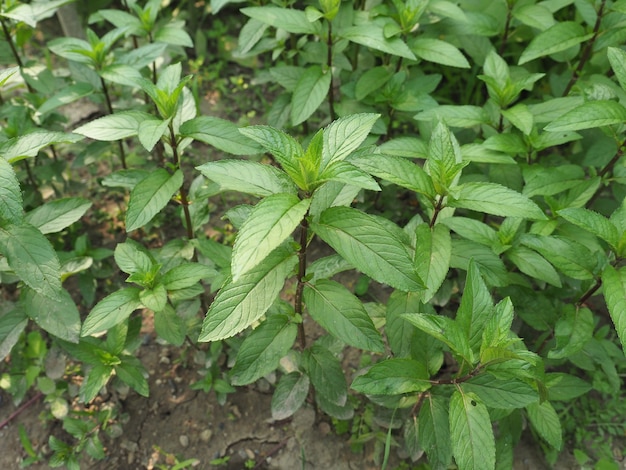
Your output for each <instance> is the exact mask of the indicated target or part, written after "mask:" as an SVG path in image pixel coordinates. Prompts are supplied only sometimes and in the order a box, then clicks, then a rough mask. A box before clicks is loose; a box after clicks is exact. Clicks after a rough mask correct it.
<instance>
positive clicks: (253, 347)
mask: <svg viewBox="0 0 626 470" xmlns="http://www.w3.org/2000/svg"><path fill="white" fill-rule="evenodd" d="M297 332H298V327H297V326H296V324H295V323H291V322H290V321H289V317H288V316H287V315H280V314H279V315H270V316H269V317H268V318H267V319H266V320H265V321H264V322H263V323H261V324H260V325H259V326H258V327H257V328H256V329H254V330H253V331H252V332H251V333H250V335H248V337H246V339H245V340H244V342H243V343H242V344H241V347H240V348H239V351H238V352H237V358H236V359H235V365H234V366H233V368H232V369H231V371H230V382H231V383H232V384H233V385H247V384H250V383H252V382H255V381H256V380H257V379H260V378H261V377H263V376H265V375H267V374H269V373H270V372H272V371H273V370H275V369H276V367H278V362H279V361H280V359H281V358H282V357H283V356H284V355H286V354H287V352H288V351H289V349H291V347H292V346H293V342H294V341H295V339H296V334H297Z"/></svg>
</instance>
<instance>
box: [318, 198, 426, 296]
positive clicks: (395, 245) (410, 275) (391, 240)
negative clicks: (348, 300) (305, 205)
mask: <svg viewBox="0 0 626 470" xmlns="http://www.w3.org/2000/svg"><path fill="white" fill-rule="evenodd" d="M311 228H312V229H313V231H314V232H315V233H316V234H317V235H318V236H319V237H320V238H322V240H324V241H325V242H326V243H328V244H329V245H330V246H332V247H333V248H334V249H335V251H337V253H339V254H340V255H341V256H343V257H344V258H345V259H346V260H348V261H349V262H350V263H352V264H353V265H354V266H355V267H356V268H357V269H359V270H360V271H362V272H363V273H365V274H367V275H368V276H369V277H371V278H372V279H374V280H376V281H378V282H382V283H385V284H388V285H390V286H392V287H395V288H396V289H400V290H406V291H415V290H420V289H421V288H422V285H423V284H422V281H421V279H419V276H418V275H417V273H416V272H415V267H414V266H413V262H412V260H411V257H410V255H409V252H408V249H407V247H406V246H405V245H404V243H403V242H402V241H401V240H400V239H399V238H397V237H396V236H394V234H392V233H390V232H389V231H388V230H387V228H386V227H385V226H383V225H382V224H381V223H380V222H379V221H378V220H376V219H375V218H373V217H371V216H369V215H367V214H364V213H363V212H360V211H358V210H356V209H351V208H348V207H331V208H329V209H326V210H325V211H324V212H323V213H322V214H321V216H320V218H319V221H318V222H316V223H315V222H314V223H312V224H311Z"/></svg>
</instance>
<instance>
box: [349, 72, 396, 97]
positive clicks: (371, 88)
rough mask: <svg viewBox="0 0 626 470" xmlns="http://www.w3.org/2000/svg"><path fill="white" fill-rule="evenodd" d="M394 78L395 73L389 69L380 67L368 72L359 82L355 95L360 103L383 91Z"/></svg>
mask: <svg viewBox="0 0 626 470" xmlns="http://www.w3.org/2000/svg"><path fill="white" fill-rule="evenodd" d="M392 76H393V71H392V70H390V69H389V68H387V67H383V66H379V67H373V68H371V69H369V70H366V71H365V73H363V75H361V77H360V78H359V79H358V80H357V82H356V85H355V89H354V94H355V98H356V99H357V100H359V101H361V100H363V98H365V97H366V96H368V95H369V94H370V93H373V92H375V91H377V90H379V89H381V88H382V87H383V86H384V85H385V83H387V82H388V81H389V79H390V78H391V77H392Z"/></svg>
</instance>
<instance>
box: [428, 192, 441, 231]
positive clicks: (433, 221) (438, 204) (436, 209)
mask: <svg viewBox="0 0 626 470" xmlns="http://www.w3.org/2000/svg"><path fill="white" fill-rule="evenodd" d="M442 209H443V196H441V195H440V196H439V200H438V201H437V205H435V211H434V212H433V216H432V218H431V219H430V224H428V226H429V227H430V228H433V227H434V226H435V222H437V217H438V216H439V213H440V212H441V210H442Z"/></svg>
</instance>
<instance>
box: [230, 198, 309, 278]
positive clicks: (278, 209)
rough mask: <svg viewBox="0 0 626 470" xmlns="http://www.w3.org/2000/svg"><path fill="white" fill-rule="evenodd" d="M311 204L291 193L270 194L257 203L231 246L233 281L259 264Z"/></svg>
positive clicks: (290, 232) (284, 238)
mask: <svg viewBox="0 0 626 470" xmlns="http://www.w3.org/2000/svg"><path fill="white" fill-rule="evenodd" d="M310 204H311V200H310V199H303V200H300V199H299V198H298V197H297V196H294V195H291V194H273V195H271V196H267V197H266V198H265V199H263V200H262V201H261V202H259V203H258V204H257V205H256V206H255V207H254V209H252V212H251V213H250V216H249V217H248V218H247V219H246V220H245V221H244V223H243V225H242V226H241V229H240V230H239V233H238V234H237V238H236V239H235V244H234V246H233V258H232V262H231V272H232V275H233V281H234V282H236V281H237V280H238V279H239V278H240V277H241V276H242V275H243V274H245V273H247V272H249V271H250V270H251V269H253V268H254V267H256V266H257V265H259V264H260V263H262V262H263V260H264V259H265V258H266V257H267V256H268V255H269V254H270V253H271V252H272V251H273V250H274V249H275V248H276V247H278V246H279V245H280V244H282V243H283V242H284V241H285V240H286V239H287V238H288V237H289V236H291V234H292V233H293V231H294V230H295V229H296V228H297V227H298V226H299V225H300V223H301V222H302V220H303V218H304V216H305V214H306V213H307V211H308V209H309V205H310Z"/></svg>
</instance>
